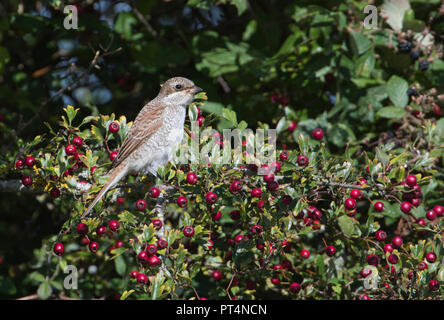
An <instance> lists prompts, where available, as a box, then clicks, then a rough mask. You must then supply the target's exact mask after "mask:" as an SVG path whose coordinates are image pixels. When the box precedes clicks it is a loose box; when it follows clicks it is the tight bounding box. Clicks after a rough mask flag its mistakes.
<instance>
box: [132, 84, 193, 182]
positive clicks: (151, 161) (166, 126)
mask: <svg viewBox="0 0 444 320" xmlns="http://www.w3.org/2000/svg"><path fill="white" fill-rule="evenodd" d="M192 101H193V96H192V95H189V94H185V93H183V92H177V93H172V94H170V95H168V96H167V97H164V98H163V103H165V104H166V105H167V106H166V107H165V109H164V115H163V124H162V126H161V127H160V128H159V129H158V130H157V131H156V132H155V133H154V134H153V135H152V137H151V138H150V139H149V140H148V141H147V142H145V143H144V144H143V145H141V146H140V147H139V148H138V149H137V151H136V152H134V155H133V157H132V158H133V161H130V162H129V163H130V164H129V168H128V169H129V171H137V172H141V173H142V174H147V173H148V172H149V173H151V174H153V175H156V174H157V169H158V168H159V167H161V166H164V165H165V164H166V163H167V162H168V161H170V160H171V159H172V157H173V153H174V150H175V146H176V145H177V144H178V143H180V142H181V141H182V139H183V134H184V123H185V115H186V107H187V105H189V104H190V103H191V102H192Z"/></svg>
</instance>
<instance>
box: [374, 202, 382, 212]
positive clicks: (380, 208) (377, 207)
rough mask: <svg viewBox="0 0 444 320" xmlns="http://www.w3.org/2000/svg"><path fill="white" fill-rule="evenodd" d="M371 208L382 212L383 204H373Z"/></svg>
mask: <svg viewBox="0 0 444 320" xmlns="http://www.w3.org/2000/svg"><path fill="white" fill-rule="evenodd" d="M373 208H374V209H375V211H378V212H382V211H384V203H382V202H381V201H378V202H375V204H374V205H373Z"/></svg>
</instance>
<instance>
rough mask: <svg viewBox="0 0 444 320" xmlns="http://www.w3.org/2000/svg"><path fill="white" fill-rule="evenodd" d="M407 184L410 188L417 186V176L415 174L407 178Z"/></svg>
mask: <svg viewBox="0 0 444 320" xmlns="http://www.w3.org/2000/svg"><path fill="white" fill-rule="evenodd" d="M405 183H406V184H407V185H408V186H409V187H413V186H414V185H415V184H416V176H414V175H413V174H409V175H408V176H407V177H406V178H405Z"/></svg>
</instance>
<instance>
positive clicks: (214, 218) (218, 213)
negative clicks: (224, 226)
mask: <svg viewBox="0 0 444 320" xmlns="http://www.w3.org/2000/svg"><path fill="white" fill-rule="evenodd" d="M211 217H212V218H213V220H214V221H217V220H220V218H222V213H221V212H220V211H217V212H216V213H213V215H212V216H211Z"/></svg>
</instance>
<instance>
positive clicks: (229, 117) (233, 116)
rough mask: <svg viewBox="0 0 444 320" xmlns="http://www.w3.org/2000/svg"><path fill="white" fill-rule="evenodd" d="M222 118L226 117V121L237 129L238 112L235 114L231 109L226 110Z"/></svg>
mask: <svg viewBox="0 0 444 320" xmlns="http://www.w3.org/2000/svg"><path fill="white" fill-rule="evenodd" d="M222 117H224V118H225V119H227V120H228V121H229V122H230V123H231V124H232V126H233V127H237V116H236V112H234V111H233V110H230V109H226V108H225V109H224V110H223V112H222Z"/></svg>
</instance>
